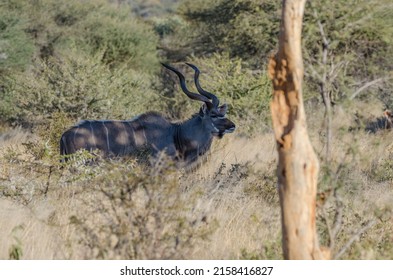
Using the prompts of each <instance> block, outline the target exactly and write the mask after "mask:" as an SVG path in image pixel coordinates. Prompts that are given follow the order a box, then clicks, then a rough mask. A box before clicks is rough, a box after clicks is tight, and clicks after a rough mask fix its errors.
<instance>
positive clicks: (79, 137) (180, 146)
mask: <svg viewBox="0 0 393 280" xmlns="http://www.w3.org/2000/svg"><path fill="white" fill-rule="evenodd" d="M187 65H188V66H190V67H192V68H193V69H194V71H195V75H194V82H195V86H196V89H197V90H198V92H199V94H197V93H193V92H191V91H190V90H188V88H187V86H186V81H185V78H184V76H183V74H182V73H181V72H180V71H178V70H177V69H175V68H173V67H172V66H169V65H166V64H163V66H164V67H166V68H167V69H169V70H171V71H173V72H174V73H176V75H177V76H178V78H179V81H180V86H181V89H182V90H183V92H184V93H185V94H186V95H187V96H188V97H189V98H191V99H193V100H197V101H202V102H204V104H203V105H202V107H201V108H200V110H199V113H197V114H195V115H193V116H192V117H191V118H190V119H189V120H187V121H184V122H182V123H172V122H170V121H168V120H167V119H166V118H164V117H163V116H162V115H160V114H159V113H156V112H148V113H144V114H142V115H139V116H137V117H135V118H133V119H131V120H123V121H118V120H84V121H81V122H80V123H78V124H76V125H75V126H73V127H72V128H70V129H68V130H67V131H66V132H64V133H63V135H62V137H61V140H60V154H61V155H64V156H66V155H70V154H73V153H75V152H76V151H78V150H81V149H85V150H87V151H89V152H93V151H97V150H98V151H99V152H100V154H101V155H102V156H103V157H123V156H138V155H140V154H144V155H146V154H148V155H151V156H153V157H155V156H157V155H158V154H159V153H160V152H165V153H166V154H167V155H168V156H169V157H170V158H171V159H173V160H174V161H176V162H177V163H179V164H181V166H189V165H190V164H192V163H195V162H196V161H197V159H198V158H199V157H200V156H202V155H204V154H205V153H206V152H207V151H208V150H209V148H210V146H211V143H212V140H213V137H214V136H216V137H218V138H222V137H223V135H224V134H225V133H231V132H233V131H234V130H235V124H234V123H233V122H232V121H230V120H229V119H227V118H226V117H225V114H226V112H227V105H226V104H223V105H221V106H219V103H220V101H219V99H218V98H217V97H216V96H215V95H214V94H212V93H210V92H207V91H205V90H204V89H203V88H202V87H201V85H200V84H199V74H200V71H199V69H198V68H197V67H196V66H195V65H192V64H189V63H187ZM64 159H65V160H66V159H67V157H64Z"/></svg>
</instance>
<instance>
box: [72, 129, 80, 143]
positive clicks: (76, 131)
mask: <svg viewBox="0 0 393 280" xmlns="http://www.w3.org/2000/svg"><path fill="white" fill-rule="evenodd" d="M78 129H79V124H78V125H77V126H76V130H75V132H74V139H73V141H74V145H75V136H76V134H77V133H78Z"/></svg>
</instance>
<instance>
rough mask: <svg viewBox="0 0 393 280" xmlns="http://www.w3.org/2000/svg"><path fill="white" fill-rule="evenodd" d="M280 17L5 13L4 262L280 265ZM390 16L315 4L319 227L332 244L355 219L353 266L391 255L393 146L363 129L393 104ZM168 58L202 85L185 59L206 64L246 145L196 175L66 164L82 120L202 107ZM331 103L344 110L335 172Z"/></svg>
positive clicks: (312, 111)
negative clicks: (275, 120) (275, 127)
mask: <svg viewBox="0 0 393 280" xmlns="http://www.w3.org/2000/svg"><path fill="white" fill-rule="evenodd" d="M326 6H329V8H328V9H327V8H326ZM280 8H281V7H280V1H272V0H265V1H256V0H234V1H229V0H214V1H211V0H210V1H206V0H196V1H188V0H185V1H175V0H173V1H171V0H166V1H131V0H129V1H105V0H95V1H93V0H91V1H81V0H70V1H60V2H59V1H55V0H38V1H28V0H8V1H6V2H4V3H1V4H0V101H1V102H0V204H1V203H8V202H9V201H12V202H13V203H14V204H13V205H14V207H16V211H15V212H16V213H17V214H16V215H15V216H14V217H15V218H14V219H13V220H12V221H10V220H9V219H7V217H8V214H7V213H5V212H4V213H3V212H1V211H0V219H1V221H3V220H4V223H2V225H4V226H2V231H3V234H2V235H1V236H3V238H4V242H0V248H1V250H0V258H33V259H34V258H72V259H74V258H122V259H124V258H158V259H161V258H186V259H188V258H196V259H198V258H199V259H200V258H214V259H219V258H235V259H241V258H247V259H253V258H270V259H279V258H281V249H280V238H281V236H280V217H279V207H278V197H277V192H276V189H275V182H276V179H275V162H276V157H275V143H274V141H273V137H272V135H270V132H271V129H270V108H269V104H270V98H271V84H270V80H269V79H268V77H267V74H266V62H267V61H268V59H269V56H270V55H272V54H273V53H274V51H275V47H276V42H277V36H278V28H279V18H280ZM392 14H393V6H392V4H391V3H390V1H388V0H379V1H377V0H375V1H355V0H353V1H352V0H351V1H341V0H340V1H334V2H331V1H325V0H320V1H308V2H307V6H306V13H305V19H304V30H303V34H304V41H303V44H304V61H305V64H304V65H305V75H306V80H305V85H304V87H305V97H306V109H307V111H308V124H309V129H310V134H311V138H312V141H313V145H315V147H316V151H317V153H318V156H319V157H320V158H322V159H324V160H323V162H322V170H321V174H320V182H319V191H320V193H319V194H318V229H319V233H320V236H321V239H322V240H321V242H322V243H323V244H324V245H329V243H331V242H332V236H331V227H332V226H333V222H332V221H333V220H335V219H336V217H337V216H338V214H340V215H342V220H341V223H342V227H341V228H340V230H339V231H338V235H337V236H336V237H335V238H333V241H334V243H335V250H334V251H335V252H336V253H339V251H340V249H341V248H343V247H345V245H346V244H347V243H348V242H349V241H350V240H351V239H353V236H356V237H357V239H356V238H355V239H356V240H357V241H356V242H355V243H352V244H351V246H349V247H348V249H347V250H346V251H345V252H343V254H341V255H340V256H339V257H340V258H350V259H359V258H362V259H367V258H377V259H381V258H389V259H391V258H393V256H392V254H391V252H392V245H391V244H392V242H391V232H392V230H393V223H392V218H391V217H392V207H391V205H393V202H392V189H391V184H392V180H393V174H392V172H391V171H390V169H391V167H392V166H393V164H392V158H393V157H392V155H393V150H392V149H391V143H390V142H389V141H390V140H389V139H390V138H391V137H390V133H388V132H381V131H376V130H375V131H374V132H376V134H368V133H366V132H365V131H364V129H365V127H366V126H367V125H368V123H370V122H373V121H375V120H376V119H377V118H378V117H380V116H381V115H382V110H383V109H385V108H392V107H393V98H392V94H391V88H392V83H393V80H392V71H393V69H392V63H391V61H392V60H393V50H392V46H393V42H392V40H393V39H392V36H391V34H393V16H392ZM160 61H162V62H168V63H171V64H173V65H175V66H176V67H178V68H179V69H181V71H182V72H184V73H185V74H186V78H187V83H188V85H189V87H190V88H191V89H194V87H193V71H192V69H191V68H189V67H187V66H185V65H184V64H183V62H192V63H194V64H195V65H197V66H198V67H199V68H200V70H201V71H202V73H201V76H200V81H201V85H202V87H204V88H205V89H206V90H208V91H211V92H213V93H216V94H217V96H218V97H219V98H220V99H221V101H222V102H227V103H228V104H229V112H228V117H229V118H230V119H231V120H233V121H234V122H235V123H236V125H237V130H236V133H235V134H234V135H228V136H229V137H224V139H223V140H221V141H219V142H218V141H217V142H215V143H214V146H213V149H212V155H211V156H210V157H209V158H208V160H207V162H205V163H204V164H203V165H202V166H201V167H200V168H199V169H198V170H194V171H192V172H185V171H177V170H174V169H173V168H172V166H171V164H168V163H167V162H166V161H165V159H162V161H160V162H159V163H158V164H157V165H155V166H154V168H152V169H146V166H141V165H139V164H138V163H137V162H136V161H134V160H133V159H125V160H113V161H109V162H102V161H101V162H98V163H97V164H96V165H93V166H90V165H86V162H89V161H90V160H91V155H89V154H88V153H83V152H82V153H80V154H77V155H76V156H75V157H74V158H73V159H72V160H71V162H70V163H68V164H63V163H60V162H59V154H58V140H59V137H60V135H61V133H62V132H63V131H64V130H65V129H66V128H67V127H68V126H70V125H72V124H73V123H75V122H76V121H78V120H80V119H110V118H114V119H128V118H132V117H133V116H135V115H137V114H140V113H142V112H145V111H148V110H156V111H159V112H161V113H162V114H164V115H166V116H169V117H171V118H173V119H177V120H184V119H186V118H188V117H190V116H191V115H192V114H193V113H195V112H197V110H198V109H199V106H200V104H199V103H198V102H195V101H190V100H189V99H188V98H187V97H186V96H185V95H184V94H183V93H181V92H180V90H179V87H178V86H177V84H178V81H177V80H175V79H173V76H171V75H169V74H168V72H167V71H165V70H162V69H161V65H160V64H159V62H160ZM322 91H325V92H327V93H328V94H329V96H330V98H331V103H332V106H333V109H332V110H333V121H332V123H331V124H330V125H331V126H332V127H331V129H332V131H333V139H332V140H331V141H332V143H331V146H333V149H332V151H331V156H330V161H325V147H326V130H325V127H326V126H327V125H328V124H327V123H326V121H325V120H326V118H325V114H324V106H323V102H322V98H321V94H322ZM26 128H28V130H25V129H26ZM7 205H8V204H7ZM0 208H1V207H0ZM42 208H44V209H45V211H43V210H42ZM4 209H5V208H4ZM25 211H28V214H26V212H25ZM44 214H45V215H44ZM42 216H44V217H42ZM31 220H33V221H34V222H29V221H31ZM369 223H371V224H372V225H373V226H372V227H370V228H368V229H367V231H365V232H363V233H361V234H358V236H357V233H358V232H359V230H361V229H362V228H364V227H365V226H366V225H369ZM32 224H33V228H29V227H28V226H26V225H30V226H31V225H32ZM26 231H29V232H30V233H31V234H25V232H26ZM41 232H42V233H43V234H44V235H45V236H47V237H48V238H41ZM8 237H9V238H8ZM38 237H40V238H38ZM1 246H3V247H1ZM54 252H55V253H54Z"/></svg>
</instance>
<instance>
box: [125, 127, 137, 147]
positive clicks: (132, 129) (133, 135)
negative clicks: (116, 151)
mask: <svg viewBox="0 0 393 280" xmlns="http://www.w3.org/2000/svg"><path fill="white" fill-rule="evenodd" d="M126 123H127V124H128V126H129V127H130V129H131V131H132V137H134V144H135V147H137V146H138V145H137V143H136V138H135V131H134V128H133V127H132V125H131V124H130V121H127V122H126Z"/></svg>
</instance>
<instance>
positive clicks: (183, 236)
mask: <svg viewBox="0 0 393 280" xmlns="http://www.w3.org/2000/svg"><path fill="white" fill-rule="evenodd" d="M310 114H311V116H310V117H309V120H310V121H309V123H310V125H309V128H310V131H311V133H310V135H311V139H312V142H313V144H314V146H315V149H316V151H317V153H318V154H319V156H320V158H323V154H324V140H325V138H324V131H323V128H321V124H322V121H321V120H322V118H323V112H322V111H313V112H311V113H310ZM370 116H371V115H370ZM371 117H372V116H371ZM353 126H354V117H353V112H350V111H349V112H348V111H347V112H345V111H343V110H337V111H336V114H335V121H334V127H333V131H334V139H333V143H332V144H333V145H332V146H333V147H334V148H333V151H332V157H331V158H332V162H331V163H330V164H329V166H325V165H324V164H323V162H322V164H321V166H322V169H321V174H320V183H319V190H320V191H321V192H324V193H326V194H328V195H327V198H324V199H321V200H320V201H319V216H318V230H319V234H320V239H321V242H322V243H323V244H325V245H327V244H328V243H329V236H328V231H327V226H326V223H325V222H324V219H323V217H324V215H323V211H321V210H322V208H323V209H324V210H325V212H324V213H325V217H326V218H327V219H328V223H329V224H330V225H332V224H333V221H334V217H335V213H336V211H337V204H336V199H335V198H334V197H333V196H332V195H329V194H330V193H332V190H334V189H337V193H338V195H339V198H340V199H341V201H342V205H343V206H342V210H341V212H342V215H343V217H342V226H341V229H340V231H339V232H338V234H337V236H336V237H335V240H334V243H335V249H334V251H335V253H337V252H338V251H340V249H341V248H343V247H344V246H345V245H346V244H347V242H348V241H349V240H350V239H351V238H352V237H353V236H356V233H357V232H358V231H359V230H361V229H362V228H363V227H364V226H365V225H366V223H367V222H369V221H374V222H375V224H374V225H373V226H372V227H371V228H369V229H368V230H367V231H366V232H364V233H362V234H361V235H359V236H356V237H357V240H356V241H355V242H354V243H352V244H351V246H349V249H348V250H346V251H345V253H344V254H343V255H342V256H341V258H344V259H369V258H371V259H393V245H392V244H393V218H392V205H393V186H392V180H393V146H392V144H391V141H390V139H391V136H392V133H393V132H390V131H380V132H378V133H376V134H368V133H366V132H364V129H359V130H356V129H352V127H353ZM7 135H8V136H7ZM7 135H5V134H3V135H2V136H0V161H1V165H0V224H1V229H0V230H1V235H0V259H8V258H23V259H85V258H107V259H108V258H109V259H116V258H185V259H242V258H246V259H254V258H257V259H280V258H282V256H281V232H280V231H281V225H280V209H279V203H278V195H277V191H276V189H275V188H276V179H275V167H276V151H275V142H274V139H273V136H272V134H260V135H256V136H254V137H251V138H246V137H237V136H236V135H228V136H227V137H224V139H222V140H221V141H216V142H215V143H214V146H213V149H212V153H211V155H210V157H209V159H208V161H207V162H206V163H205V164H204V165H202V166H201V167H200V168H199V169H197V170H196V171H192V172H191V171H188V172H179V171H173V170H172V171H171V170H169V171H167V170H166V169H161V171H158V172H155V173H154V172H153V173H149V172H147V173H146V172H144V171H143V170H142V171H143V172H139V171H138V170H139V169H138V168H139V167H133V165H132V162H126V163H122V162H120V163H118V162H115V163H108V165H107V164H106V163H105V164H102V165H100V166H93V167H91V166H84V165H79V166H77V168H75V167H74V170H73V169H72V168H70V167H65V168H60V167H59V166H58V164H57V163H56V162H57V161H51V157H54V154H55V153H57V151H55V150H53V151H51V150H50V148H49V150H48V151H47V152H46V153H41V154H40V152H39V148H36V151H34V152H30V153H29V152H28V151H27V150H26V147H27V146H26V145H23V143H25V142H27V141H30V140H31V139H32V138H33V136H32V135H30V134H28V133H26V132H24V131H23V130H17V131H15V130H11V131H10V132H8V133H7ZM36 139H37V141H38V143H40V144H41V147H45V144H44V143H45V141H43V140H39V139H38V138H36ZM37 154H40V156H38V155H37ZM50 166H52V169H50ZM75 169H76V170H77V171H75ZM152 178H153V179H152ZM48 182H49V183H48ZM134 185H135V186H140V187H141V188H142V190H144V189H146V190H151V193H149V194H148V195H145V196H143V195H141V193H139V191H140V190H139V191H136V192H135V190H133V191H130V194H132V195H131V196H130V197H129V200H126V199H124V197H121V196H119V195H120V192H119V193H117V192H115V191H114V190H116V188H118V189H120V190H123V189H124V188H126V187H127V188H132V187H133V186H134ZM124 190H125V189H124ZM142 193H143V192H142ZM136 197H139V199H138V201H136V200H135V198H136ZM174 198H175V199H174ZM147 202H149V203H147ZM71 217H73V218H71ZM130 217H133V218H132V219H131V218H130ZM138 219H140V220H138ZM138 221H139V222H138ZM135 228H136V229H137V230H138V231H134V229H135ZM130 235H132V236H131V237H130ZM136 240H137V242H136ZM151 244H155V245H154V248H153V246H152V245H151ZM142 252H143V254H142Z"/></svg>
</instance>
